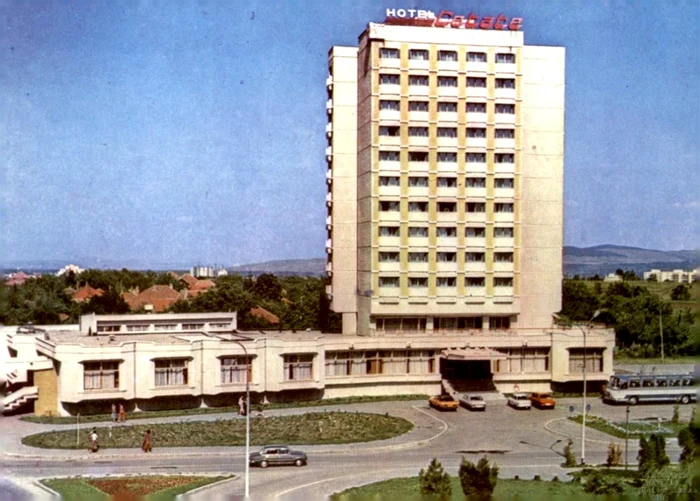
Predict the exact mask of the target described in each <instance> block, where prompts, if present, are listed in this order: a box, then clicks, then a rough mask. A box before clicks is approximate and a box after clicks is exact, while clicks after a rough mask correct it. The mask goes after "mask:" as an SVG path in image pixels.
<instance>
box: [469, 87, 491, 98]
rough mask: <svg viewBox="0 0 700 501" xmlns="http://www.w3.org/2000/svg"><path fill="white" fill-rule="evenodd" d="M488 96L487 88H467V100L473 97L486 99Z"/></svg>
mask: <svg viewBox="0 0 700 501" xmlns="http://www.w3.org/2000/svg"><path fill="white" fill-rule="evenodd" d="M488 96H489V90H488V87H467V99H471V98H474V97H476V98H483V99H486V98H487V97H488Z"/></svg>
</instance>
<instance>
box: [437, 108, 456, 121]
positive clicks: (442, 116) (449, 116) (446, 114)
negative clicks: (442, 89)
mask: <svg viewBox="0 0 700 501" xmlns="http://www.w3.org/2000/svg"><path fill="white" fill-rule="evenodd" d="M457 118H458V117H457V112H456V111H438V114H437V119H438V122H450V123H455V124H456V123H457Z"/></svg>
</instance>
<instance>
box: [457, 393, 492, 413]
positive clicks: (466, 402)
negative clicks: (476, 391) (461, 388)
mask: <svg viewBox="0 0 700 501" xmlns="http://www.w3.org/2000/svg"><path fill="white" fill-rule="evenodd" d="M459 403H460V404H461V405H462V406H463V407H465V408H467V409H469V410H470V411H485V410H486V402H485V401H484V399H483V398H481V397H480V396H479V395H468V394H464V395H462V397H461V398H460V399H459Z"/></svg>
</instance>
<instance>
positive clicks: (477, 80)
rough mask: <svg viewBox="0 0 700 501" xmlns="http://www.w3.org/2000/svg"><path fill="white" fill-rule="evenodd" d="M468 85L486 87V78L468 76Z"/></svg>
mask: <svg viewBox="0 0 700 501" xmlns="http://www.w3.org/2000/svg"><path fill="white" fill-rule="evenodd" d="M467 87H475V88H479V89H485V88H486V79H485V78H483V77H467Z"/></svg>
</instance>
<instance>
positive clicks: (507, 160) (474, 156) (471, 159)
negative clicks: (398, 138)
mask: <svg viewBox="0 0 700 501" xmlns="http://www.w3.org/2000/svg"><path fill="white" fill-rule="evenodd" d="M464 159H465V160H466V162H467V163H481V164H483V163H486V153H476V152H471V151H469V152H467V153H465V155H464ZM379 160H380V161H382V162H399V161H400V160H401V153H400V152H398V151H386V150H381V151H380V152H379ZM429 160H430V152H428V151H409V152H408V161H409V162H428V161H429ZM437 161H438V162H448V163H449V162H452V163H454V162H457V153H456V152H453V151H438V152H437ZM493 161H494V163H497V164H512V163H515V154H514V153H495V154H494V155H493Z"/></svg>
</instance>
